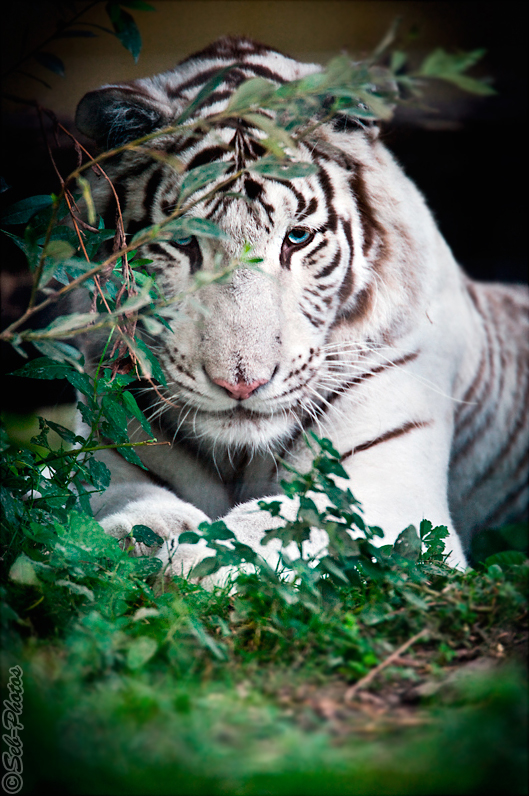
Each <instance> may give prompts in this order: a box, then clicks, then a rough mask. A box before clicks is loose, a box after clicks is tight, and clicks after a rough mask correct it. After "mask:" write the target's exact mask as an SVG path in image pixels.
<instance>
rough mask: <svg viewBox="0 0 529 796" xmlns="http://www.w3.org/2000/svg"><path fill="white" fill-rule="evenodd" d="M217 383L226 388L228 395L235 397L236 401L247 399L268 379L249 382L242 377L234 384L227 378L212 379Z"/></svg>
mask: <svg viewBox="0 0 529 796" xmlns="http://www.w3.org/2000/svg"><path fill="white" fill-rule="evenodd" d="M212 381H213V382H215V384H218V385H219V387H222V388H223V389H225V390H226V392H227V393H228V395H229V396H230V397H231V398H235V400H236V401H245V400H246V399H247V398H249V397H250V395H252V394H253V393H254V392H255V391H256V389H257V388H258V387H261V385H263V384H267V383H268V379H257V380H256V381H252V382H250V384H248V383H247V382H245V381H243V380H242V379H240V380H239V381H238V382H237V383H236V384H232V383H231V382H229V381H226V379H212Z"/></svg>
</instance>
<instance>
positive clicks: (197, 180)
mask: <svg viewBox="0 0 529 796" xmlns="http://www.w3.org/2000/svg"><path fill="white" fill-rule="evenodd" d="M230 168H233V163H231V162H230V163H225V162H216V163H205V164H204V165H203V166H197V167H196V168H195V169H191V171H189V172H188V173H187V174H186V176H185V178H184V180H183V182H182V185H181V186H180V196H179V200H180V202H183V201H184V199H187V197H188V196H191V194H193V193H195V191H198V190H199V188H203V187H204V185H210V184H211V183H214V182H215V181H216V180H218V179H219V177H222V175H223V174H225V173H226V172H227V171H228V169H230Z"/></svg>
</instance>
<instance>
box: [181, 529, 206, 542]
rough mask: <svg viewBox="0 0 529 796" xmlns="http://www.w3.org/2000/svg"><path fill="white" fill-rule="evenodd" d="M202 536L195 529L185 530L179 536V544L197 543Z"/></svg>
mask: <svg viewBox="0 0 529 796" xmlns="http://www.w3.org/2000/svg"><path fill="white" fill-rule="evenodd" d="M201 539H202V537H201V536H200V535H199V534H198V533H195V531H185V532H184V533H181V534H180V536H179V537H178V544H197V542H200V540H201Z"/></svg>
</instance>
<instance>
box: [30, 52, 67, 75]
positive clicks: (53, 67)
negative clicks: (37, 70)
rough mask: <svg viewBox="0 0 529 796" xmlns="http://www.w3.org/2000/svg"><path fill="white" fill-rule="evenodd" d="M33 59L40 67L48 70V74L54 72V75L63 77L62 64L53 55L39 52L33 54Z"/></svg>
mask: <svg viewBox="0 0 529 796" xmlns="http://www.w3.org/2000/svg"><path fill="white" fill-rule="evenodd" d="M34 57H35V60H36V61H38V62H39V64H40V65H41V66H44V67H46V69H49V70H50V72H54V73H55V74H56V75H60V76H61V77H64V64H63V62H62V61H61V59H60V58H59V57H58V56H57V55H54V53H48V52H40V53H35V56H34Z"/></svg>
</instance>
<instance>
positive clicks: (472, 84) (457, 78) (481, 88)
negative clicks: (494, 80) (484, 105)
mask: <svg viewBox="0 0 529 796" xmlns="http://www.w3.org/2000/svg"><path fill="white" fill-rule="evenodd" d="M443 80H446V81H447V82H448V83H453V84H454V85H455V86H457V87H458V88H460V89H461V90H462V91H468V93H469V94H477V95H479V96H482V97H492V96H494V95H495V94H496V90H495V89H493V88H492V86H490V85H489V84H488V83H485V82H484V81H483V80H476V78H473V77H468V75H444V76H443Z"/></svg>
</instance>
